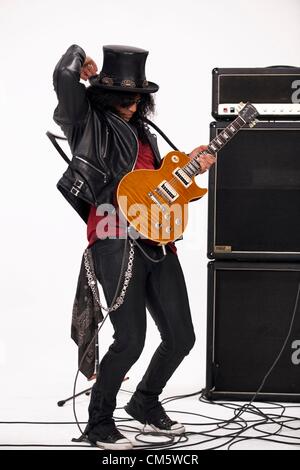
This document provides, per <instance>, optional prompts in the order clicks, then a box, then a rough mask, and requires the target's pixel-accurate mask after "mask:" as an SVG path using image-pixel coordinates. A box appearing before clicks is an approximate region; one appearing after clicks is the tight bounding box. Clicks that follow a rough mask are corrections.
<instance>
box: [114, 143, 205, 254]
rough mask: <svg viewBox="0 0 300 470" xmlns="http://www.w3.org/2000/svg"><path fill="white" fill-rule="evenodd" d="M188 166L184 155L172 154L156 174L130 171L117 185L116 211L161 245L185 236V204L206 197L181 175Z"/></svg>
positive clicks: (192, 178) (192, 180)
mask: <svg viewBox="0 0 300 470" xmlns="http://www.w3.org/2000/svg"><path fill="white" fill-rule="evenodd" d="M189 162H190V158H189V157H188V156H187V155H186V154H185V153H182V152H177V151H172V152H170V153H168V154H167V155H166V156H165V157H164V159H163V160H162V166H161V167H160V168H159V169H158V170H133V171H131V172H130V173H127V174H126V175H125V176H124V177H123V178H122V180H121V181H120V183H119V185H118V189H117V200H118V205H119V208H120V210H121V212H122V214H123V215H124V217H125V218H126V220H127V221H128V222H129V224H130V225H131V226H132V227H133V228H134V229H135V230H136V231H137V232H138V233H139V234H140V235H142V236H143V237H146V238H147V239H149V240H153V241H155V242H157V243H159V244H161V245H164V244H166V243H168V242H170V241H174V240H176V239H177V238H179V237H180V236H181V235H182V233H183V232H184V230H185V227H186V225H187V219H188V209H187V205H188V203H189V202H190V201H192V200H195V199H199V198H201V197H202V196H204V194H206V193H207V189H202V188H200V187H199V186H197V185H196V183H195V181H194V180H195V177H194V176H191V177H189V176H188V175H187V174H186V173H184V172H183V171H182V167H184V166H185V165H187V164H188V163H189Z"/></svg>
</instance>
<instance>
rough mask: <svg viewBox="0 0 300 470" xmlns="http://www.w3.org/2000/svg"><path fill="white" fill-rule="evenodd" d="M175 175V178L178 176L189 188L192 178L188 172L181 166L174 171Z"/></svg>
mask: <svg viewBox="0 0 300 470" xmlns="http://www.w3.org/2000/svg"><path fill="white" fill-rule="evenodd" d="M173 175H174V176H175V178H177V179H178V180H179V181H180V183H181V184H183V186H185V187H186V188H188V187H189V186H190V185H191V184H192V180H191V178H190V177H189V176H188V174H187V173H186V172H185V171H184V170H183V169H182V168H180V167H178V168H176V169H175V170H174V171H173Z"/></svg>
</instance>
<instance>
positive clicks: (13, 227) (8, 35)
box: [0, 0, 300, 417]
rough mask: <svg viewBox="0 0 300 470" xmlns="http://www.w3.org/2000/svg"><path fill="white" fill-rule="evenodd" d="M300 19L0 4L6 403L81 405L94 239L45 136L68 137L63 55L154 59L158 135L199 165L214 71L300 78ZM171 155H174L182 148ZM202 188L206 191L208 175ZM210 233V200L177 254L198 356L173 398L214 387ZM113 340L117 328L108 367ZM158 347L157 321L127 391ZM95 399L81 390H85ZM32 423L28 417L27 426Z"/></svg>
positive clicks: (290, 13) (222, 5) (222, 10)
mask: <svg viewBox="0 0 300 470" xmlns="http://www.w3.org/2000/svg"><path fill="white" fill-rule="evenodd" d="M299 16H300V3H299V1H298V0H282V1H281V0H266V1H262V0H252V1H251V2H249V1H237V0H234V1H230V2H224V1H222V0H214V1H211V0H204V1H199V0H198V1H197V0H185V1H184V2H182V1H181V0H165V1H156V0H153V1H152V2H141V1H138V0H131V1H130V2H125V1H123V0H110V1H103V0H90V1H89V2H82V1H78V0H70V1H69V0H66V1H64V0H45V1H39V0H27V1H24V0H1V2H0V38H1V48H0V49H1V51H0V64H1V74H0V104H1V108H0V109H1V113H0V120H1V163H2V168H1V177H0V192H1V198H0V204H1V222H2V230H1V281H0V286H1V307H0V308H1V333H0V374H1V378H2V386H1V394H2V398H5V397H7V396H10V397H15V398H17V399H18V400H19V401H20V400H22V397H34V396H40V395H41V394H43V395H44V396H48V397H49V396H53V397H54V399H56V398H57V399H59V398H62V397H64V396H65V395H71V394H72V384H73V378H74V375H75V372H76V364H77V348H76V346H75V344H74V343H73V342H72V340H71V339H70V321H71V310H72V304H73V299H74V295H75V289H76V282H77V276H78V272H79V266H80V261H81V256H82V253H83V250H84V248H85V246H86V244H87V242H86V227H85V224H84V223H83V222H82V220H81V219H80V217H79V216H78V215H77V214H76V212H75V211H74V210H73V209H72V208H71V206H69V205H68V204H67V202H66V201H65V200H64V199H63V197H62V196H61V194H60V193H59V192H58V190H57V189H56V182H57V181H58V179H59V178H60V176H61V174H62V172H63V171H64V170H65V167H66V165H65V163H64V161H63V160H62V159H61V157H60V156H59V155H58V154H57V153H56V151H55V149H54V148H53V147H52V145H51V143H50V141H48V139H47V138H46V136H45V132H46V131H47V130H52V131H55V132H60V130H59V129H58V128H57V127H56V126H55V124H54V122H53V121H52V113H53V110H54V107H55V106H56V96H55V93H54V91H53V85H52V72H53V69H54V66H55V64H56V63H57V62H58V60H59V59H60V57H61V55H62V54H63V53H64V52H65V50H66V49H67V48H68V47H69V46H70V45H71V44H74V43H76V44H79V45H80V46H81V47H83V49H84V50H85V51H86V53H87V54H88V55H90V56H92V57H93V58H94V59H95V61H96V62H97V64H98V67H99V69H100V68H101V64H102V46H103V45H104V44H126V45H133V46H138V47H142V48H145V49H148V50H149V51H150V54H149V57H148V60H147V68H146V74H147V78H148V79H149V80H151V81H154V82H157V83H159V85H160V90H159V92H158V93H157V96H156V105H157V112H156V115H155V121H156V123H157V124H158V125H159V126H160V127H161V128H162V129H163V130H164V131H165V132H166V133H167V134H168V135H169V136H170V138H171V139H172V140H173V141H174V143H175V144H176V145H177V146H178V147H179V148H180V149H182V150H183V151H186V152H188V151H191V150H192V149H193V148H194V147H195V146H197V145H200V144H205V143H207V142H208V137H209V123H210V121H212V117H211V115H210V112H211V70H212V69H213V68H214V67H234V66H241V67H246V66H253V67H256V66H260V67H262V66H268V65H276V64H287V65H298V66H299V44H300V29H299V19H300V18H299ZM159 143H160V144H161V145H160V149H161V153H162V155H164V154H165V153H166V152H167V151H169V147H168V146H167V145H166V144H165V143H164V142H162V141H161V140H160V139H159ZM198 181H199V184H200V185H201V186H204V187H205V186H206V185H207V175H203V176H201V177H198ZM206 231H207V197H205V198H203V199H202V200H201V201H198V202H196V203H195V204H194V206H192V207H191V209H190V224H189V226H188V229H187V230H186V232H185V236H184V241H181V242H179V243H177V247H178V255H179V257H180V260H181V262H182V265H183V269H184V272H185V277H186V282H187V286H188V291H189V296H190V303H191V308H192V315H193V320H194V325H195V330H196V336H197V342H196V345H195V347H194V349H193V350H192V352H191V353H190V355H189V356H188V357H187V358H186V359H185V360H184V362H183V363H182V364H181V366H180V367H179V369H178V370H177V372H176V373H175V374H174V376H173V377H172V379H171V380H170V382H169V384H168V386H167V387H166V390H165V392H166V394H168V393H174V392H175V393H189V392H193V391H196V390H199V389H201V388H202V387H203V386H204V385H205V349H206V346H205V343H206V265H207V258H206ZM170 295H172V292H170ZM241 315H242V312H241ZM128 327H129V328H130V325H128ZM111 334H112V330H111V327H110V325H109V324H107V325H106V327H105V328H104V330H103V331H102V333H101V335H100V338H99V341H100V345H101V349H100V352H101V354H103V353H104V352H105V350H106V348H107V346H108V345H109V344H110V342H111ZM158 343H159V336H158V333H157V331H156V329H155V327H154V325H153V323H152V321H151V319H149V322H148V335H147V343H146V346H145V350H144V352H143V355H142V356H141V357H140V359H139V361H138V362H137V363H136V364H135V365H134V366H133V368H132V369H131V371H130V372H129V374H128V375H129V377H130V380H129V381H128V382H127V383H126V387H127V388H128V389H131V390H133V389H134V386H135V385H136V383H137V382H138V381H139V379H140V377H141V375H142V373H143V371H144V370H145V367H146V364H147V363H148V361H149V359H150V357H151V354H152V352H153V351H154V349H155V347H156V345H157V344H158ZM85 385H86V381H85V379H84V378H83V377H81V378H80V381H79V385H78V388H81V386H85ZM1 403H5V401H2V400H1ZM31 411H33V410H24V417H25V416H29V415H30V412H31Z"/></svg>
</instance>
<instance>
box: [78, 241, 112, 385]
mask: <svg viewBox="0 0 300 470" xmlns="http://www.w3.org/2000/svg"><path fill="white" fill-rule="evenodd" d="M86 250H87V255H88V261H89V265H90V269H91V272H92V274H93V277H94V280H95V289H96V293H97V297H98V298H99V291H98V286H97V279H96V275H95V270H94V264H93V257H92V253H91V250H90V249H89V248H87V249H86ZM103 318H104V317H103V313H102V310H101V307H100V306H99V304H98V302H97V301H96V299H95V298H94V295H93V292H92V290H91V288H90V286H89V284H88V278H87V275H86V268H85V264H84V254H83V256H82V261H81V266H80V272H79V277H78V281H77V289H76V294H75V299H74V303H73V311H72V325H71V338H72V339H73V340H74V341H75V343H76V344H77V346H78V367H79V370H80V372H82V373H83V374H84V375H85V376H86V377H87V378H88V379H90V378H91V377H92V375H93V374H94V372H95V362H96V351H95V345H96V338H97V333H96V329H97V328H98V323H99V322H101V321H102V320H103ZM91 342H92V343H91ZM90 343H91V344H90ZM89 344H90V346H89ZM88 346H89V348H88V352H87V354H86V355H85V357H83V356H84V354H85V352H86V350H87V347H88Z"/></svg>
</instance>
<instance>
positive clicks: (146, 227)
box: [117, 103, 258, 245]
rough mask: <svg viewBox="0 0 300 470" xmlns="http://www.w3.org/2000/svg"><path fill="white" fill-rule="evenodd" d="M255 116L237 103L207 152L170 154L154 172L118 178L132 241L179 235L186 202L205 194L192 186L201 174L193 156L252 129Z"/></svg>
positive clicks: (160, 241)
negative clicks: (231, 117) (237, 107)
mask: <svg viewBox="0 0 300 470" xmlns="http://www.w3.org/2000/svg"><path fill="white" fill-rule="evenodd" d="M241 106H243V107H242V108H241ZM257 115H258V111H257V110H256V109H255V107H254V106H253V105H252V104H251V103H246V104H245V105H244V103H240V111H239V114H238V116H237V118H236V119H235V120H234V121H232V122H231V123H230V124H229V125H228V126H227V127H226V128H225V129H224V130H223V131H222V132H220V133H219V134H218V135H217V136H216V137H215V138H214V139H213V140H212V141H211V142H210V143H209V145H208V147H207V150H205V151H203V152H199V153H198V154H197V155H196V156H195V157H194V158H189V157H188V155H187V154H185V153H183V152H178V151H172V152H169V153H168V154H167V155H166V156H165V157H164V158H163V160H162V165H161V167H160V168H159V169H158V170H143V169H141V170H133V171H131V172H129V173H127V174H126V175H125V176H124V177H123V178H122V180H121V181H120V183H119V185H118V188H117V201H118V205H119V208H120V211H121V213H122V214H123V216H124V217H125V219H126V220H127V221H128V222H129V224H130V229H131V230H132V231H133V233H135V238H137V236H142V237H146V238H147V239H149V240H152V241H154V242H157V243H158V244H160V245H165V244H167V243H169V242H170V241H174V240H176V239H177V238H179V237H180V236H181V235H182V233H183V232H184V230H185V228H186V225H187V221H188V203H189V202H190V201H193V200H196V199H200V198H202V197H203V196H204V194H206V193H207V189H204V188H200V187H199V186H198V185H197V184H196V183H195V176H196V175H198V174H199V173H200V172H201V166H200V163H199V162H198V160H197V157H199V155H200V154H205V153H210V154H217V152H218V151H219V150H221V149H222V148H223V147H224V146H225V145H226V144H227V142H229V140H230V139H231V138H232V137H233V136H234V135H235V134H236V133H237V132H238V131H239V130H240V129H241V128H242V127H244V126H245V125H246V124H249V126H250V127H254V126H255V124H256V122H257V119H255V118H256V116H257Z"/></svg>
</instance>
